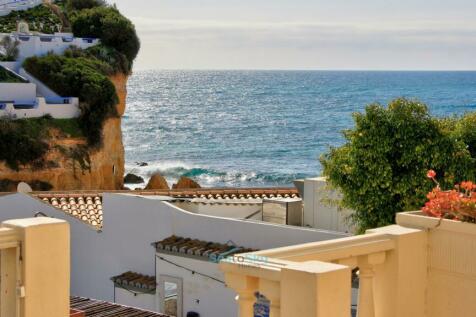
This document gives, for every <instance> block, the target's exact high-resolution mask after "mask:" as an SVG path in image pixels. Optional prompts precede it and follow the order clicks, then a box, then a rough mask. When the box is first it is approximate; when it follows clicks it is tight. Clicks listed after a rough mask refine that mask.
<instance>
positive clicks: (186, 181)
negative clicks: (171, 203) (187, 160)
mask: <svg viewBox="0 0 476 317" xmlns="http://www.w3.org/2000/svg"><path fill="white" fill-rule="evenodd" d="M172 188H173V189H191V188H201V186H200V184H198V183H197V182H196V181H194V180H193V179H191V178H188V177H185V176H182V177H180V179H179V181H178V182H177V184H174V185H173V186H172Z"/></svg>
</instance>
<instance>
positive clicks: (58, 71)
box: [23, 54, 119, 146]
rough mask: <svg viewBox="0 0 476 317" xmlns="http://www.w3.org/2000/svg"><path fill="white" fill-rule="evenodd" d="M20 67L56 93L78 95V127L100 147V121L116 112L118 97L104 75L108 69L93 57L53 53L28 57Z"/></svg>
mask: <svg viewBox="0 0 476 317" xmlns="http://www.w3.org/2000/svg"><path fill="white" fill-rule="evenodd" d="M23 67H24V68H25V69H26V70H27V71H28V72H29V73H31V74H32V75H33V76H35V77H36V78H38V79H39V80H41V81H42V82H43V83H45V85H47V86H48V87H49V88H51V89H52V90H53V91H55V92H56V93H58V94H59V95H62V96H74V97H79V101H80V104H81V116H80V118H79V120H80V123H81V129H82V130H83V132H84V134H85V135H86V136H87V137H88V141H89V144H90V145H91V146H99V145H100V144H101V132H102V125H103V122H104V121H105V120H106V119H107V118H109V117H113V116H116V115H117V111H116V107H115V106H116V104H117V103H118V100H119V99H118V97H117V94H116V90H115V87H114V84H113V83H112V82H111V80H110V79H109V78H108V77H107V76H106V75H107V74H110V73H111V68H110V67H109V66H108V65H107V64H105V63H104V62H101V61H99V60H97V59H93V58H85V57H76V58H75V57H67V56H59V55H54V54H49V55H46V56H42V57H36V56H35V57H30V58H28V59H27V60H25V62H24V64H23Z"/></svg>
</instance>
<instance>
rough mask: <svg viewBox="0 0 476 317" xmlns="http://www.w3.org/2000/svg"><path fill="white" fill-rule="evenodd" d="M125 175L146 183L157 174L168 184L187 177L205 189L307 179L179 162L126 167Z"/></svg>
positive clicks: (297, 176) (287, 184)
mask: <svg viewBox="0 0 476 317" xmlns="http://www.w3.org/2000/svg"><path fill="white" fill-rule="evenodd" d="M126 172H127V173H134V174H136V175H139V176H141V177H143V178H144V180H145V182H147V181H148V180H149V179H150V177H151V176H152V174H154V173H156V172H158V173H160V174H161V175H162V176H164V177H165V178H166V179H167V181H168V182H169V184H170V185H171V184H173V183H176V182H177V180H178V179H179V178H180V177H182V176H185V177H189V178H191V179H194V180H195V181H197V182H198V183H199V184H200V185H203V186H206V187H221V186H225V187H230V186H238V187H257V186H289V185H292V183H293V181H294V180H296V179H299V178H304V177H308V176H309V175H305V174H294V173H290V174H285V173H258V172H255V171H249V172H238V171H226V172H225V171H220V170H215V169H211V168H204V167H198V166H191V165H188V164H186V163H181V162H168V163H167V162H166V163H152V164H149V165H148V166H142V167H141V166H138V165H137V164H135V165H128V166H126Z"/></svg>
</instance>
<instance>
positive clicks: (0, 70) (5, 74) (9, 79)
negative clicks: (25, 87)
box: [0, 66, 25, 83]
mask: <svg viewBox="0 0 476 317" xmlns="http://www.w3.org/2000/svg"><path fill="white" fill-rule="evenodd" d="M24 82H25V81H24V80H23V79H22V78H21V77H18V76H16V75H15V73H12V72H10V71H8V70H7V69H6V68H4V67H2V66H0V83H24Z"/></svg>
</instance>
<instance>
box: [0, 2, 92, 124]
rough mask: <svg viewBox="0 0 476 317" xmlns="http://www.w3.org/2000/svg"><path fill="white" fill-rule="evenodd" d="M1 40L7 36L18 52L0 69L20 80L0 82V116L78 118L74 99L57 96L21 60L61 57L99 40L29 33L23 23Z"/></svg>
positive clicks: (0, 38)
mask: <svg viewBox="0 0 476 317" xmlns="http://www.w3.org/2000/svg"><path fill="white" fill-rule="evenodd" d="M0 1H1V0H0ZM5 37H10V38H11V40H12V42H17V43H18V49H19V53H18V57H17V59H16V60H15V61H12V62H0V68H2V69H3V70H4V71H6V72H10V73H11V75H12V76H14V77H17V78H19V79H21V80H20V82H17V81H15V82H0V117H9V118H12V119H22V118H23V119H24V118H37V117H42V116H44V115H50V116H52V117H53V118H57V119H71V118H76V117H78V116H79V115H80V110H79V99H78V98H77V97H74V96H60V95H58V94H57V93H55V92H54V91H52V90H51V89H50V88H48V87H47V86H46V85H45V84H43V83H42V82H41V81H40V80H38V79H36V78H35V77H33V76H32V75H31V74H29V73H28V72H27V71H26V70H25V69H24V68H22V64H23V62H24V61H25V59H27V58H29V57H32V56H43V55H46V54H48V53H54V54H58V55H59V54H63V53H64V52H65V50H67V49H68V48H70V47H72V46H74V47H78V48H81V49H87V48H89V47H92V46H94V45H97V44H99V40H98V39H93V38H77V37H74V35H73V34H71V33H55V34H39V33H31V32H30V31H29V28H28V24H27V23H26V22H19V23H18V27H17V32H14V33H9V34H5V33H2V34H0V40H2V39H4V38H5ZM1 53H2V52H1V49H0V54H1ZM2 69H0V71H1V70H2Z"/></svg>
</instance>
